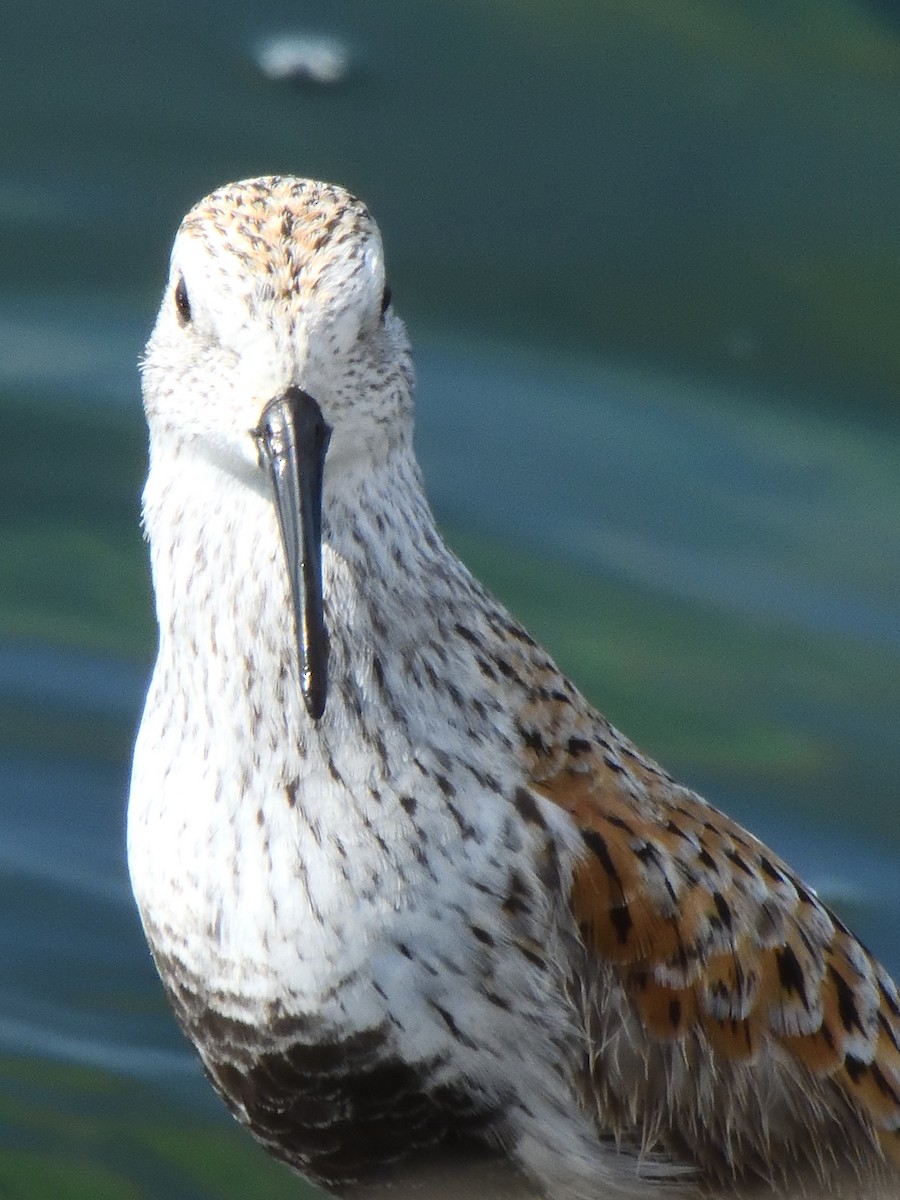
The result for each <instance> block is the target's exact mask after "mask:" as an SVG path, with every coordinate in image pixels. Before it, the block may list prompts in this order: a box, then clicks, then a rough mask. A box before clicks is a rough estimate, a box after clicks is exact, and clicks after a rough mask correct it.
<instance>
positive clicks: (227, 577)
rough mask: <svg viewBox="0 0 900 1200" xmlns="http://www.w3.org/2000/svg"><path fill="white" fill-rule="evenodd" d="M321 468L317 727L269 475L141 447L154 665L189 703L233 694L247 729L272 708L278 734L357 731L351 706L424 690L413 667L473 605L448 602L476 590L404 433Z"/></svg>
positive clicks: (187, 450) (211, 707)
mask: <svg viewBox="0 0 900 1200" xmlns="http://www.w3.org/2000/svg"><path fill="white" fill-rule="evenodd" d="M329 466H330V467H332V469H331V470H330V471H329V469H326V480H325V493H324V498H323V554H322V566H323V584H324V595H325V614H326V625H327V627H328V631H329V645H330V652H329V668H328V676H329V683H328V700H327V706H326V713H325V716H324V718H323V719H322V721H321V722H320V723H319V725H318V726H316V727H312V726H311V724H310V721H309V719H308V718H307V716H306V714H305V712H304V711H303V707H302V700H301V699H300V696H301V693H300V688H299V682H298V679H299V675H298V662H297V649H296V636H295V629H294V618H293V610H292V605H291V598H290V589H289V582H288V576H287V569H286V564H285V558H284V553H283V548H282V544H281V536H280V532H279V528H278V523H277V518H276V515H275V508H274V504H273V500H272V496H271V491H270V488H269V485H268V481H267V480H266V479H265V477H264V476H263V475H262V473H261V472H260V473H258V475H254V474H253V473H252V472H251V471H250V470H249V468H248V470H247V472H246V474H244V475H242V474H240V473H239V472H236V471H235V470H233V469H228V468H227V467H226V466H224V465H223V464H222V463H221V462H220V461H217V460H216V459H215V458H214V457H212V456H210V455H208V454H205V453H203V452H201V451H200V450H198V449H197V448H195V447H193V446H191V445H190V444H184V443H181V444H178V443H176V444H174V445H166V444H165V443H162V444H158V445H156V446H154V447H152V450H151V469H150V475H149V477H148V481H147V486H146V489H145V494H144V521H145V527H146V530H147V533H148V537H149V540H150V544H151V561H152V568H153V577H154V587H155V592H156V602H157V617H158V621H159V630H160V650H159V665H158V668H157V670H158V671H160V672H162V671H168V672H170V673H171V672H174V673H175V675H176V678H177V680H178V688H179V691H180V692H181V693H182V694H183V695H184V696H185V697H186V699H185V703H186V704H187V705H189V706H190V705H194V706H195V707H196V708H197V710H198V711H201V712H208V713H211V714H215V712H216V711H217V709H220V708H223V707H224V706H223V705H222V697H224V696H229V697H231V703H232V705H236V706H237V709H238V711H239V712H240V714H241V717H242V718H243V719H245V720H246V721H247V722H248V723H249V724H250V726H251V727H252V726H253V724H254V722H255V723H256V725H257V726H259V724H260V723H259V720H258V714H259V713H262V714H263V715H264V717H268V716H269V714H271V713H277V714H278V719H279V720H281V721H284V722H286V723H287V724H288V727H289V729H290V731H291V733H292V735H293V736H292V737H291V738H289V739H288V740H287V743H286V744H301V745H302V744H304V743H306V742H308V741H311V740H315V737H314V735H316V734H321V735H323V736H324V735H327V734H328V732H329V731H331V732H332V733H335V732H336V731H340V732H341V733H343V734H347V735H353V736H354V737H355V736H356V734H355V733H354V727H355V726H358V725H359V723H360V721H361V720H363V719H364V718H363V717H361V715H360V714H361V713H362V714H365V713H366V712H367V711H369V710H371V709H372V708H373V707H375V708H377V707H378V705H379V704H380V703H383V702H385V701H391V702H392V703H396V704H398V705H399V704H400V702H401V697H402V694H403V693H404V692H405V693H407V694H412V693H413V692H414V691H415V689H416V688H417V686H420V683H421V678H422V672H423V671H425V672H427V671H428V670H429V668H430V669H431V670H440V669H441V663H440V661H439V656H440V655H441V653H442V652H443V646H444V645H445V644H446V643H447V642H448V641H452V638H448V631H449V630H451V629H452V626H453V624H454V622H455V621H456V620H463V619H466V620H469V619H471V620H475V619H476V617H477V614H476V613H475V612H474V611H468V612H467V613H465V614H463V613H458V612H456V611H455V610H456V608H458V607H459V605H460V604H463V605H466V606H467V607H468V606H469V605H470V601H471V600H472V597H473V595H474V594H475V592H476V591H478V596H479V602H481V601H482V600H483V593H481V592H480V590H478V589H477V585H476V584H475V583H474V581H472V580H471V577H470V576H469V574H468V572H467V571H466V570H465V568H464V567H463V566H462V564H461V563H459V561H458V560H457V559H456V558H455V556H454V555H453V554H452V553H451V552H450V551H449V550H448V549H447V547H446V546H445V545H444V543H443V541H442V539H441V538H440V535H439V534H438V532H437V530H436V527H435V523H434V519H433V516H432V513H431V510H430V508H429V506H428V503H427V500H426V499H425V496H424V492H423V488H422V484H421V478H420V474H419V469H418V466H417V464H416V461H415V458H414V456H413V454H412V451H411V449H410V448H409V447H408V446H407V445H398V446H395V447H394V449H393V452H392V453H391V454H390V455H386V456H384V457H383V458H381V459H377V460H375V461H369V462H367V463H366V464H365V465H363V464H362V463H358V464H357V463H353V462H348V461H343V462H341V461H338V462H335V463H334V464H329ZM485 636H486V637H487V636H488V632H485ZM417 680H419V684H417V682H416V681H417ZM481 682H482V683H483V679H482V680H481ZM479 686H480V684H479ZM264 688H265V689H266V690H265V691H263V690H262V689H264ZM427 694H428V695H431V691H430V690H429V691H427ZM373 702H374V703H373ZM419 710H420V711H421V705H420V706H419ZM232 711H233V710H232ZM408 715H409V718H410V720H413V719H414V716H415V714H413V713H410V714H408ZM262 732H263V731H262V730H261V734H262ZM357 732H358V730H357ZM280 742H281V743H285V739H280Z"/></svg>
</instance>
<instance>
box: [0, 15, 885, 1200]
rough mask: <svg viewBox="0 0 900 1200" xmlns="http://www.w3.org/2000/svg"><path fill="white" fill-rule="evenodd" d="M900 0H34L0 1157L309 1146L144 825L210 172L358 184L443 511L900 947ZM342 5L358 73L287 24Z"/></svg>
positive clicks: (6, 464)
mask: <svg viewBox="0 0 900 1200" xmlns="http://www.w3.org/2000/svg"><path fill="white" fill-rule="evenodd" d="M879 11H880V10H879V8H878V7H877V6H874V5H873V6H865V5H862V4H860V5H854V4H852V3H850V2H849V0H848V2H847V3H838V2H835V3H833V4H831V5H829V6H822V5H821V4H819V5H812V4H805V3H801V2H800V0H778V3H771V4H768V3H763V2H762V0H761V2H760V3H758V4H757V5H755V6H754V11H753V14H752V16H751V15H750V14H749V8H745V7H744V6H737V5H734V4H732V3H727V2H726V0H721V2H719V3H717V2H715V0H707V2H705V3H701V2H700V0H696V2H694V3H689V2H688V0H684V2H683V3H682V4H680V5H679V6H671V7H670V6H660V12H658V13H657V12H656V11H655V9H654V6H647V5H644V4H642V3H638V0H634V2H633V3H628V2H627V0H624V2H622V3H617V4H612V3H609V4H605V3H595V4H590V5H589V4H576V3H572V4H571V5H569V6H566V7H564V8H563V9H561V10H559V11H557V10H556V9H554V8H553V7H552V6H544V5H535V4H530V3H527V2H526V0H518V2H514V0H496V2H495V3H493V4H486V3H476V2H475V0H470V2H467V3H457V4H450V3H449V2H448V3H435V4H433V5H430V6H424V5H416V4H413V3H411V0H410V2H408V3H397V4H394V5H392V6H390V8H389V9H386V8H384V7H383V6H368V5H364V4H363V3H361V2H360V3H356V4H354V3H350V2H349V0H347V2H345V3H339V4H333V5H327V6H326V5H324V4H315V3H310V4H307V5H304V6H303V9H302V12H301V11H300V9H299V8H298V7H297V6H296V5H294V4H288V3H283V4H278V3H263V4H262V5H260V6H258V8H257V15H256V16H252V17H251V16H249V15H248V13H249V10H248V9H247V7H246V6H239V5H237V4H234V3H224V4H218V5H213V4H211V3H207V2H206V0H202V2H200V3H196V4H194V5H192V6H190V7H189V6H186V5H182V6H176V5H175V4H171V3H159V4H156V5H154V6H152V8H150V7H149V6H148V7H146V8H141V7H140V6H136V5H134V6H132V5H121V6H118V7H114V6H111V5H110V6H107V5H101V4H99V3H96V2H94V3H87V4H79V5H77V6H76V5H74V4H71V5H59V4H51V3H49V2H48V3H43V4H42V3H37V4H35V5H33V6H30V7H29V9H28V12H27V13H25V12H24V11H20V12H18V14H17V15H10V16H9V17H8V24H9V26H10V28H9V31H8V38H7V47H6V50H5V51H3V52H2V53H4V54H5V55H6V58H7V61H6V62H4V64H3V74H2V79H3V83H2V85H0V87H2V89H3V92H2V95H3V104H4V108H5V112H4V116H5V118H6V119H5V120H3V121H2V122H0V141H2V145H3V158H2V162H3V164H4V166H3V168H2V173H0V456H2V463H0V491H2V502H0V521H2V525H0V713H2V716H3V720H2V723H0V889H2V907H0V912H2V920H0V945H2V959H3V962H4V965H5V969H4V971H3V974H2V978H0V1112H2V1116H3V1122H2V1125H0V1194H2V1195H6V1196H11V1197H19V1196H21V1197H28V1198H29V1200H32V1198H43V1197H48V1198H49V1197H53V1198H57V1197H66V1198H68V1197H90V1198H91V1200H105V1198H106V1197H109V1198H116V1200H120V1198H132V1197H142V1198H150V1197H153V1198H160V1200H162V1198H163V1197H165V1198H167V1200H168V1198H170V1197H171V1198H174V1200H179V1198H185V1200H187V1198H188V1197H190V1198H191V1200H197V1198H200V1200H212V1198H214V1197H215V1198H223V1200H224V1198H230V1197H234V1198H235V1200H236V1198H237V1197H244V1196H251V1195H253V1196H255V1195H265V1196H267V1197H270V1198H276V1200H277V1198H278V1197H281V1196H284V1197H288V1196H298V1195H301V1194H303V1185H301V1184H298V1182H297V1181H296V1180H295V1179H294V1178H293V1177H291V1176H290V1175H289V1174H288V1173H287V1172H286V1171H283V1170H282V1169H280V1168H277V1167H275V1166H273V1165H271V1164H270V1163H268V1161H267V1160H266V1158H265V1156H264V1155H263V1154H262V1152H261V1151H258V1150H257V1149H256V1148H255V1147H254V1146H253V1145H252V1143H251V1142H250V1139H249V1138H247V1137H245V1136H244V1135H243V1134H242V1133H240V1132H239V1131H237V1130H236V1129H235V1128H233V1126H232V1124H231V1122H230V1120H229V1119H228V1118H227V1117H226V1116H225V1115H224V1114H223V1112H222V1111H221V1110H220V1108H219V1106H218V1103H217V1102H216V1101H215V1099H214V1098H213V1097H212V1095H211V1093H210V1091H209V1089H208V1087H207V1085H206V1084H205V1082H204V1081H203V1080H202V1078H201V1076H200V1073H199V1070H198V1068H197V1067H196V1065H195V1063H194V1060H193V1058H192V1056H191V1054H190V1053H189V1051H188V1050H187V1048H186V1046H185V1045H184V1044H183V1042H182V1040H181V1038H180V1036H179V1034H178V1032H177V1030H176V1028H175V1026H174V1022H173V1020H172V1019H171V1018H170V1016H169V1013H168V1011H167V1009H166V1006H165V1003H164V1001H163V998H162V995H161V990H160V988H159V986H158V984H157V981H156V978H155V975H154V972H153V969H152V966H151V964H150V962H149V958H148V954H147V951H146V948H145V945H144V942H143V939H142V935H141V932H140V928H139V925H138V921H137V918H136V915H135V912H134V909H133V905H132V901H131V898H130V894H129V890H128V884H127V877H126V871H125V864H124V813H125V802H126V794H127V784H128V769H129V758H130V751H131V743H132V738H133V733H134V729H135V726H136V723H137V721H138V718H139V712H140V706H141V702H142V698H143V690H144V687H145V684H146V679H147V676H148V673H149V668H150V664H151V662H152V656H153V646H154V630H153V623H152V600H151V596H150V592H149V582H148V575H147V568H146V562H145V551H144V547H143V545H142V543H141V540H140V533H139V493H140V487H141V481H142V476H143V472H144V429H143V424H142V418H141V413H140V402H139V390H138V378H137V369H136V362H137V358H138V355H139V353H140V348H141V346H142V343H143V341H144V339H145V337H146V334H147V332H148V330H149V327H150V324H151V321H152V318H153V314H154V312H155V309H156V306H157V303H158V297H159V292H160V290H161V287H162V281H163V279H164V275H165V259H166V255H167V253H168V244H169V241H170V238H171V235H172V232H173V230H174V226H175V224H176V223H177V220H178V218H179V216H180V214H181V212H182V211H183V210H184V209H185V208H186V207H187V206H188V205H189V204H190V203H192V202H193V201H194V200H196V199H197V198H199V196H201V195H202V194H203V193H204V192H206V191H208V190H209V189H210V188H211V187H213V186H215V185H217V184H219V183H222V182H225V181H226V180H228V179H231V178H238V177H242V176H246V175H249V174H253V173H259V172H270V171H274V170H282V171H292V172H296V173H303V174H312V175H316V176H321V177H326V178H332V179H335V180H337V181H339V182H342V183H345V184H347V185H348V186H350V187H352V188H353V189H354V190H357V191H358V192H359V193H360V194H362V195H363V196H365V197H366V198H367V200H368V201H369V202H370V204H371V205H372V207H373V208H374V210H375V213H376V216H378V218H379V220H380V222H381V224H382V226H383V229H384V232H385V239H386V245H387V254H388V263H389V267H390V268H392V283H393V288H394V296H395V302H396V305H397V308H398V311H400V312H401V313H402V314H404V315H406V316H407V317H408V318H409V324H410V328H411V333H412V336H413V339H414V342H415V345H416V348H417V362H418V367H419V375H420V389H419V397H420V398H419V447H420V454H421V459H422V462H423V466H424V469H425V473H426V478H427V481H428V484H429V490H430V494H431V496H432V499H433V501H434V504H435V507H436V510H437V512H438V515H439V518H440V520H441V523H442V525H443V527H444V529H445V530H446V532H447V536H448V538H449V539H450V541H451V542H452V543H453V545H454V546H455V547H456V548H457V549H458V550H459V551H460V553H461V554H462V555H463V556H464V557H465V559H466V561H467V562H468V563H469V564H470V566H472V567H473V569H474V570H475V571H476V573H478V574H479V575H481V576H482V577H483V578H484V579H485V580H486V581H487V582H488V583H489V584H490V585H491V586H492V587H493V588H494V590H495V591H497V592H498V593H499V594H500V595H501V596H502V597H503V598H504V599H505V600H506V601H507V602H508V603H509V605H510V606H511V607H512V608H513V609H514V610H515V611H516V612H517V614H518V615H519V616H521V617H522V618H523V619H525V620H526V622H527V623H528V624H529V625H530V626H531V628H532V629H533V630H534V631H535V633H537V634H538V635H539V636H540V637H541V638H542V639H544V640H545V641H547V642H548V643H549V645H550V646H551V648H552V649H553V651H554V653H555V654H556V656H557V658H558V659H559V661H560V662H561V664H562V665H563V666H564V667H565V668H566V669H567V670H568V671H569V672H570V673H572V674H573V675H574V677H575V678H576V680H577V681H578V682H579V684H580V685H581V686H582V687H583V688H584V689H585V690H586V691H587V692H588V694H589V695H590V696H591V697H592V698H593V699H594V700H596V702H597V703H598V704H599V705H600V706H601V707H602V708H603V709H604V710H605V711H606V712H607V713H608V715H609V716H610V717H611V718H612V719H613V720H614V721H615V722H616V723H617V724H619V725H620V726H622V727H623V728H625V729H626V730H627V731H628V732H629V733H630V734H631V735H632V736H633V737H635V738H636V740H638V742H639V743H640V744H642V745H643V746H644V747H645V748H647V749H648V750H649V751H651V752H652V753H653V754H654V755H656V756H657V757H659V758H660V759H661V760H662V761H663V762H664V763H665V764H666V765H667V766H668V767H669V768H670V769H672V770H675V771H676V772H677V773H679V774H680V776H681V777H682V778H684V779H685V780H686V781H688V782H690V783H692V784H694V785H695V786H697V787H699V788H700V789H701V790H702V791H703V792H704V793H705V794H706V795H707V796H708V797H709V798H710V799H712V800H713V801H714V802H716V803H717V804H718V805H719V806H721V807H723V808H725V809H726V810H728V811H729V812H731V813H733V814H734V815H736V816H737V817H739V818H740V819H741V820H743V821H744V822H745V823H747V824H749V825H750V826H751V828H752V829H753V830H754V832H756V833H757V834H759V835H760V836H762V837H763V838H764V839H765V840H767V841H769V842H770V843H771V844H772V845H773V846H774V847H775V848H776V849H777V850H778V851H779V852H780V853H782V854H783V855H785V856H786V857H787V858H788V859H789V860H790V861H791V862H792V863H793V864H794V865H795V866H796V867H798V868H799V869H800V871H801V872H802V873H803V874H804V875H805V876H806V877H807V878H808V880H809V881H810V882H811V883H812V884H814V885H815V886H816V887H817V888H818V889H819V890H820V892H821V893H822V894H823V895H824V896H825V898H826V899H827V900H828V901H829V902H831V903H833V904H834V905H835V906H836V907H837V908H838V910H839V912H840V913H841V915H842V916H843V917H844V918H845V919H846V920H848V921H849V922H850V924H851V925H852V926H853V927H854V928H855V929H856V930H857V931H858V932H859V934H860V935H861V936H862V937H863V939H864V940H865V941H866V942H867V943H868V944H869V945H870V946H871V948H872V949H873V950H874V951H875V952H876V953H877V954H878V955H879V956H880V957H881V958H882V959H883V960H884V961H885V963H886V964H887V965H888V966H889V967H890V968H891V969H892V970H893V971H894V973H895V974H896V973H897V972H900V886H898V884H900V872H898V853H900V818H898V809H897V799H896V784H895V781H896V779H897V778H898V777H900V743H898V738H897V736H896V728H897V713H898V711H900V597H898V589H897V584H898V580H900V439H898V436H897V422H896V415H895V414H896V408H895V404H896V400H895V396H896V389H897V384H898V381H900V361H898V353H900V352H898V342H900V339H898V337H897V330H898V328H900V282H898V280H900V243H898V236H897V221H896V196H897V195H898V194H900V46H898V44H897V40H896V38H897V29H896V26H892V25H890V24H889V23H887V22H884V23H881V16H879ZM297 29H301V30H306V29H310V30H312V31H314V32H323V33H327V34H329V35H332V36H336V37H338V38H340V39H343V42H344V44H345V45H346V46H347V47H348V50H349V53H350V59H351V64H352V70H351V74H350V75H349V77H348V79H347V81H346V82H345V83H344V84H343V85H342V86H339V87H334V88H328V87H319V88H316V87H313V86H307V87H300V88H290V87H287V86H279V85H276V84H275V83H273V82H272V81H270V80H267V79H265V78H264V77H263V76H262V75H261V74H260V72H259V71H258V70H257V69H256V67H255V60H254V53H255V49H254V48H255V46H256V43H257V41H258V39H260V38H263V37H265V36H268V35H272V34H277V33H279V32H283V31H285V32H292V31H295V30H297Z"/></svg>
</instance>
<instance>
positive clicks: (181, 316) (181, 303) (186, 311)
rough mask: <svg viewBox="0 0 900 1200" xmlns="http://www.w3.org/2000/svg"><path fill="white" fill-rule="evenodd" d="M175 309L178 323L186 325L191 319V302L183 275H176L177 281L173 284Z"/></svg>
mask: <svg viewBox="0 0 900 1200" xmlns="http://www.w3.org/2000/svg"><path fill="white" fill-rule="evenodd" d="M175 311H176V312H177V313H178V321H179V324H181V325H187V323H188V321H190V319H191V302H190V300H189V299H188V293H187V284H186V283H185V282H184V276H183V275H179V276H178V283H177V284H176V285H175Z"/></svg>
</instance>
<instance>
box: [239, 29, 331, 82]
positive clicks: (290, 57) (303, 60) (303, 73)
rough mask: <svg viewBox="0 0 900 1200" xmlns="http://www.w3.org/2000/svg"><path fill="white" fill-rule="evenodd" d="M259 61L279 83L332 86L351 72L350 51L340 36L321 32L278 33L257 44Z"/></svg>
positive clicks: (263, 71) (265, 73)
mask: <svg viewBox="0 0 900 1200" xmlns="http://www.w3.org/2000/svg"><path fill="white" fill-rule="evenodd" d="M255 57H256V65H257V66H258V67H259V69H260V70H261V71H262V73H263V75H265V76H266V78H267V79H272V80H274V81H275V82H277V83H284V82H287V83H314V84H320V85H322V86H325V87H333V86H335V85H336V84H339V83H343V82H344V80H345V79H346V78H347V76H348V75H349V74H350V66H351V61H350V51H349V49H348V47H347V46H346V45H345V44H344V43H343V42H340V41H338V39H337V38H333V37H327V36H325V35H322V34H312V33H310V34H306V33H292V34H277V35H273V36H272V37H269V38H264V39H263V40H262V41H260V42H258V43H257V46H256V54H255Z"/></svg>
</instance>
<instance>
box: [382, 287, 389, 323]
mask: <svg viewBox="0 0 900 1200" xmlns="http://www.w3.org/2000/svg"><path fill="white" fill-rule="evenodd" d="M390 303H391V289H390V288H389V287H388V286H387V284H385V286H384V291H383V292H382V293H381V315H382V316H384V314H385V313H386V312H387V310H388V308H389V306H390Z"/></svg>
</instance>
